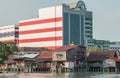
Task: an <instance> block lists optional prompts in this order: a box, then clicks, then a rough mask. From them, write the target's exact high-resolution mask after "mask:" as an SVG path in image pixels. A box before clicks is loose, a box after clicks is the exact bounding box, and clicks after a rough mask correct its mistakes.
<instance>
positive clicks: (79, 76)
mask: <svg viewBox="0 0 120 78" xmlns="http://www.w3.org/2000/svg"><path fill="white" fill-rule="evenodd" d="M0 78H120V73H103V72H102V73H95V72H94V73H93V72H84V73H83V72H82V73H81V72H79V73H57V74H56V73H21V74H15V73H5V74H0Z"/></svg>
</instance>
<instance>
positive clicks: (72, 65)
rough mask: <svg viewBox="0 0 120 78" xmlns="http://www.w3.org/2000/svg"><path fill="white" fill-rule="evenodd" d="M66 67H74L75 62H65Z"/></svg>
mask: <svg viewBox="0 0 120 78" xmlns="http://www.w3.org/2000/svg"><path fill="white" fill-rule="evenodd" d="M65 68H74V62H65Z"/></svg>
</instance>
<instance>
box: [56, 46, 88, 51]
mask: <svg viewBox="0 0 120 78" xmlns="http://www.w3.org/2000/svg"><path fill="white" fill-rule="evenodd" d="M78 46H79V47H81V48H86V47H84V46H80V45H65V46H62V47H60V48H57V49H56V50H55V51H67V50H70V49H72V48H75V47H78Z"/></svg>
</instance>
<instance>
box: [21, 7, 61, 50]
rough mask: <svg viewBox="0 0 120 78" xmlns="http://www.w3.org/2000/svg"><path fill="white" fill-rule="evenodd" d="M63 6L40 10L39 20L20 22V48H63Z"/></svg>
mask: <svg viewBox="0 0 120 78" xmlns="http://www.w3.org/2000/svg"><path fill="white" fill-rule="evenodd" d="M62 11H63V10H62V6H54V7H48V8H43V9H40V10H39V18H36V19H30V20H24V21H19V47H46V48H49V49H56V48H58V47H61V46H63V24H62V23H63V15H62V14H63V12H62Z"/></svg>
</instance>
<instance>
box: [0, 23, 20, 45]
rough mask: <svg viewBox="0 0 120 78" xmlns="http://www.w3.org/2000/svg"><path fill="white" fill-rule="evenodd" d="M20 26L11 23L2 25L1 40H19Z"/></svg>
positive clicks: (0, 29) (0, 30)
mask: <svg viewBox="0 0 120 78" xmlns="http://www.w3.org/2000/svg"><path fill="white" fill-rule="evenodd" d="M18 36H19V35H18V26H17V25H9V26H1V27H0V42H15V43H17V41H18Z"/></svg>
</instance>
